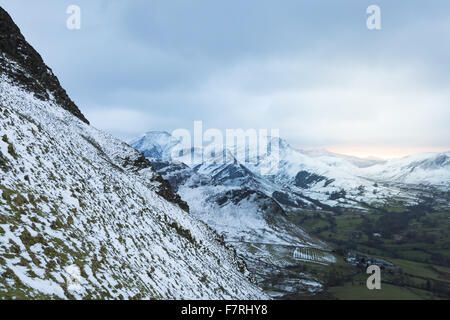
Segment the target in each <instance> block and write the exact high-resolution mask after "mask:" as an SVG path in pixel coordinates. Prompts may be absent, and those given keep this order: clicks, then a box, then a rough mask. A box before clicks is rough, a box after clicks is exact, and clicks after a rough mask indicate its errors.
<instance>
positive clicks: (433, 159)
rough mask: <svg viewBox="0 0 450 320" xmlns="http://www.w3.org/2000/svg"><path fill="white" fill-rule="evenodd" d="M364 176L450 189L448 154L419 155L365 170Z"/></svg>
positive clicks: (449, 153) (393, 160) (449, 161)
mask: <svg viewBox="0 0 450 320" xmlns="http://www.w3.org/2000/svg"><path fill="white" fill-rule="evenodd" d="M364 174H365V175H366V176H369V177H373V178H376V179H380V180H385V181H395V182H400V183H407V184H423V185H433V186H438V187H443V188H445V189H450V152H443V153H432V152H428V153H419V154H415V155H411V156H407V157H403V158H399V159H392V160H389V161H387V162H386V163H384V164H377V165H374V166H372V167H369V168H366V169H365V170H364Z"/></svg>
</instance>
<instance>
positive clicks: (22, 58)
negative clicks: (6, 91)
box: [0, 7, 89, 124]
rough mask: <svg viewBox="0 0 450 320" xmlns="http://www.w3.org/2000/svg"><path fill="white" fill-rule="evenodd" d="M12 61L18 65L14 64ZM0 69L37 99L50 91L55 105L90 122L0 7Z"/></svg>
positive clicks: (43, 97) (45, 95) (46, 98)
mask: <svg viewBox="0 0 450 320" xmlns="http://www.w3.org/2000/svg"><path fill="white" fill-rule="evenodd" d="M7 60H9V62H8V61H7ZM11 62H13V63H11ZM14 62H15V63H16V64H17V65H14ZM0 71H1V73H6V74H7V75H8V76H9V78H10V79H11V80H12V81H14V83H16V84H18V85H20V87H22V88H25V89H26V90H27V91H29V92H32V93H33V94H34V95H35V96H36V97H37V98H39V99H40V100H49V99H50V95H49V93H50V94H51V95H53V97H54V99H55V102H56V103H57V104H58V105H60V106H61V107H63V108H64V109H66V110H67V111H69V112H71V113H72V114H73V115H75V116H76V117H77V118H79V119H80V120H82V121H83V122H85V123H88V124H89V121H88V120H87V119H86V118H85V117H84V115H83V114H82V113H81V111H80V110H79V109H78V107H77V106H76V105H75V103H74V102H73V101H72V100H71V99H70V98H69V96H68V95H67V92H66V91H65V90H64V89H63V88H62V87H61V85H60V83H59V81H58V78H57V77H56V76H55V75H54V74H53V72H52V70H51V69H50V68H49V67H48V66H47V65H46V64H45V63H44V61H43V60H42V57H41V56H40V54H39V53H38V52H37V51H36V50H34V48H33V47H32V46H31V45H30V44H29V43H28V42H27V41H26V40H25V38H24V36H23V35H22V33H21V32H20V29H19V28H18V27H17V25H16V24H15V23H14V21H13V20H12V19H11V17H10V15H9V14H8V13H7V12H6V11H5V10H3V8H1V7H0Z"/></svg>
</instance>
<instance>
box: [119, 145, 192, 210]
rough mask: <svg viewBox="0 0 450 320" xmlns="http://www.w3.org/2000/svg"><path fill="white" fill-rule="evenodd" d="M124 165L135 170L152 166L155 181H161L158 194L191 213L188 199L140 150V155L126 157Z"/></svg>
mask: <svg viewBox="0 0 450 320" xmlns="http://www.w3.org/2000/svg"><path fill="white" fill-rule="evenodd" d="M123 166H124V167H125V168H133V169H135V170H141V169H146V168H152V169H153V171H154V177H153V181H156V182H158V183H159V188H158V191H157V192H156V193H157V194H158V195H160V196H161V197H163V198H164V199H166V200H167V201H169V202H172V203H174V204H176V205H178V206H179V207H180V208H181V209H183V210H184V211H186V212H188V213H189V206H188V204H187V203H186V201H183V200H182V199H181V197H180V195H179V194H178V193H176V192H175V190H174V188H173V187H172V186H171V185H170V183H169V181H167V180H166V179H164V178H163V177H162V176H161V175H160V174H159V173H158V172H157V170H156V169H155V167H154V165H153V164H152V163H151V162H150V161H149V160H148V159H147V158H146V157H145V156H144V155H143V154H142V153H140V152H139V156H138V157H137V158H135V159H129V158H126V159H124V163H123Z"/></svg>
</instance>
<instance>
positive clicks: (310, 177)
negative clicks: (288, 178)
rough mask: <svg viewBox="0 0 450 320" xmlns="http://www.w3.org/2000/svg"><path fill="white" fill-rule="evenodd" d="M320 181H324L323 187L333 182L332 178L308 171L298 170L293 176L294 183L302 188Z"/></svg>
mask: <svg viewBox="0 0 450 320" xmlns="http://www.w3.org/2000/svg"><path fill="white" fill-rule="evenodd" d="M320 181H325V184H324V186H325V187H326V186H328V185H329V184H331V183H333V182H334V180H333V179H327V178H326V177H324V176H321V175H318V174H315V173H311V172H308V171H300V172H299V173H297V176H296V177H295V183H294V184H295V185H296V186H297V187H300V188H302V189H309V188H310V187H311V186H312V185H313V184H315V183H318V182H320Z"/></svg>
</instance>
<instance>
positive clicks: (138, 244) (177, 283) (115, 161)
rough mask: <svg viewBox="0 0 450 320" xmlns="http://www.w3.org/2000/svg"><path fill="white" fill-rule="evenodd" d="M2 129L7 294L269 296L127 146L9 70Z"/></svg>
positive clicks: (0, 261)
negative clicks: (15, 81)
mask: <svg viewBox="0 0 450 320" xmlns="http://www.w3.org/2000/svg"><path fill="white" fill-rule="evenodd" d="M16 67H17V66H16ZM0 131H1V134H0V136H1V137H2V139H1V140H0V151H1V154H0V161H1V162H0V190H1V191H0V193H1V197H0V274H1V277H0V297H8V298H39V297H47V298H63V299H65V298H143V299H148V298H160V299H161V298H169V299H171V298H174V299H191V298H192V299H199V298H202V299H211V298H217V299H260V298H266V295H265V294H263V293H262V291H261V290H260V289H259V288H258V287H256V286H255V285H253V284H252V283H251V282H249V280H248V276H249V274H248V271H247V270H246V269H245V267H244V266H243V264H242V262H241V261H240V260H239V259H238V258H237V257H236V256H235V255H234V253H233V251H232V250H230V249H227V248H225V246H224V245H223V244H221V242H220V239H219V238H218V236H217V234H215V233H214V232H213V231H212V230H211V229H210V228H209V227H208V226H207V225H205V224H204V223H202V222H200V221H198V220H196V219H195V218H194V217H192V216H191V215H189V214H187V213H186V212H184V211H183V210H181V209H180V208H179V207H178V206H177V205H175V204H172V203H169V202H167V201H166V200H164V199H163V198H161V197H160V196H158V195H157V194H156V192H155V191H157V189H158V183H156V182H152V177H153V175H154V174H153V172H152V170H151V169H150V168H141V169H139V168H137V167H133V166H132V165H130V163H132V161H133V160H136V159H137V158H138V157H139V156H140V154H139V153H138V152H136V151H135V150H134V149H132V148H130V147H129V146H128V145H127V144H125V143H123V142H120V141H119V140H117V139H115V138H113V137H112V136H110V135H108V134H105V133H103V132H101V131H98V130H96V129H94V128H92V127H90V126H88V125H86V124H85V123H83V122H81V121H80V120H78V119H77V118H75V117H74V116H73V115H72V114H70V113H69V112H67V111H65V110H63V109H62V108H60V107H59V106H58V105H56V104H55V103H54V102H52V101H41V100H38V99H36V98H35V97H34V96H33V95H32V94H31V93H27V92H25V91H23V90H22V89H19V88H18V87H17V86H15V85H12V84H11V83H10V81H9V79H8V78H6V76H4V75H2V76H1V77H0ZM71 265H77V266H78V267H79V268H80V270H81V278H80V283H81V289H80V290H75V291H71V288H70V287H69V288H68V287H67V279H68V277H69V275H68V273H67V272H66V268H67V267H68V266H71Z"/></svg>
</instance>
